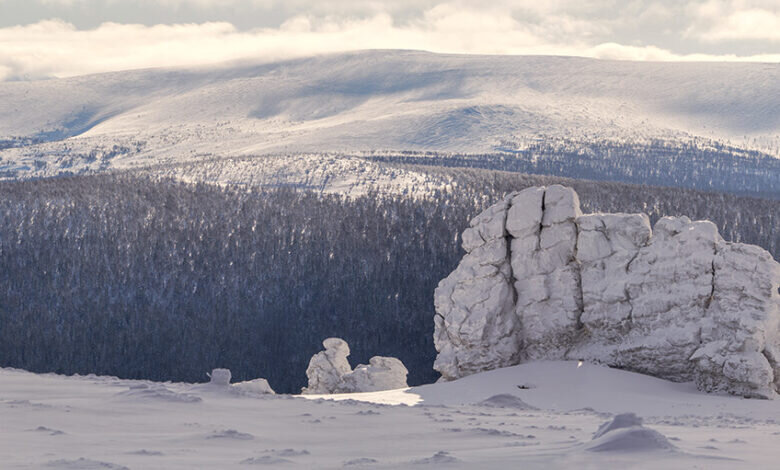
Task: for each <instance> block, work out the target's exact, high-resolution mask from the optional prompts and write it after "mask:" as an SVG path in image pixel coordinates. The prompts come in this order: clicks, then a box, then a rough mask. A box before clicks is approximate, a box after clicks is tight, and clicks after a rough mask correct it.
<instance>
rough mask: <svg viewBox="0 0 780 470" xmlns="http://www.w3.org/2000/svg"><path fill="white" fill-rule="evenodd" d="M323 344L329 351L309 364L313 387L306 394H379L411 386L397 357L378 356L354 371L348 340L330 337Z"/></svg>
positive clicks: (310, 381) (313, 358)
mask: <svg viewBox="0 0 780 470" xmlns="http://www.w3.org/2000/svg"><path fill="white" fill-rule="evenodd" d="M322 345H323V346H324V347H325V350H324V351H320V352H318V353H317V354H315V355H314V356H312V358H311V360H310V361H309V367H308V368H307V369H306V376H307V377H308V378H309V386H308V387H306V388H304V389H303V391H302V392H303V393H307V394H319V393H322V394H327V393H356V392H377V391H380V390H393V389H397V388H406V387H408V385H407V384H406V376H407V374H408V373H409V371H407V370H406V367H404V365H403V363H402V362H401V361H400V360H398V359H396V358H394V357H384V356H374V357H372V358H371V359H370V360H369V364H368V365H364V364H360V365H359V366H357V367H356V368H355V370H352V367H350V365H349V361H348V360H347V356H349V345H348V344H347V342H346V341H344V340H343V339H340V338H328V339H326V340H325V341H323V342H322Z"/></svg>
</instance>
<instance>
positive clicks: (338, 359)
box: [303, 338, 352, 393]
mask: <svg viewBox="0 0 780 470" xmlns="http://www.w3.org/2000/svg"><path fill="white" fill-rule="evenodd" d="M322 345H323V346H324V347H325V350H324V351H321V352H318V353H317V354H315V355H314V356H312V358H311V360H310V361H309V367H308V368H307V369H306V376H307V377H308V378H309V386H308V387H306V388H304V389H303V393H336V391H338V390H339V389H340V387H341V385H342V382H343V377H344V375H346V374H348V373H350V372H352V367H351V366H350V365H349V361H348V360H347V356H349V345H348V344H347V342H346V341H344V340H343V339H340V338H328V339H326V340H325V341H323V342H322Z"/></svg>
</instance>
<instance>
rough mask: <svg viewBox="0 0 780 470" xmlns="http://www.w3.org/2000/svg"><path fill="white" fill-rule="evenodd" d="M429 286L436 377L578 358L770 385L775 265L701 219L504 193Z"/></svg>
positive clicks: (776, 318) (736, 384)
mask: <svg viewBox="0 0 780 470" xmlns="http://www.w3.org/2000/svg"><path fill="white" fill-rule="evenodd" d="M463 248H464V249H465V250H466V252H467V253H466V255H465V256H464V257H463V259H462V260H461V263H460V264H459V266H458V267H457V268H456V269H455V271H453V272H452V273H451V274H450V275H449V276H448V277H447V278H446V279H444V280H442V281H441V282H440V283H439V286H438V287H437V289H436V292H435V296H434V303H435V306H436V317H435V333H434V341H435V345H436V349H437V351H438V352H439V354H438V357H437V358H436V362H435V364H434V368H435V369H436V370H438V371H439V372H441V374H442V377H443V378H444V379H454V378H458V377H463V376H465V375H469V374H473V373H475V372H479V371H483V370H489V369H495V368H498V367H504V366H509V365H514V364H517V363H520V362H522V361H526V360H534V359H585V360H590V361H594V362H599V363H604V364H607V365H611V366H615V367H620V368H625V369H629V370H634V371H638V372H643V373H647V374H650V375H655V376H658V377H662V378H667V379H670V380H675V381H690V380H693V381H695V382H696V384H697V386H698V387H699V388H700V389H702V390H707V391H725V392H729V393H734V394H739V395H744V396H752V397H765V398H770V397H774V396H776V395H777V392H778V390H780V294H779V293H778V286H780V264H779V263H777V261H775V260H774V259H773V258H772V256H771V255H770V254H769V253H768V252H766V251H765V250H763V249H761V248H759V247H756V246H751V245H745V244H740V243H730V242H726V241H724V240H723V239H722V238H721V237H720V235H719V234H718V230H717V227H716V226H715V225H714V224H713V223H711V222H708V221H695V222H694V221H691V220H690V219H689V218H687V217H664V218H662V219H660V220H659V221H658V222H657V223H656V224H655V227H653V228H652V229H651V227H650V221H649V219H648V217H647V216H646V215H645V214H587V215H582V214H581V212H580V208H579V199H578V197H577V194H576V193H575V192H574V191H573V190H572V189H571V188H566V187H563V186H559V185H553V186H549V187H546V188H545V187H533V188H528V189H526V190H523V191H520V192H518V193H513V194H510V195H508V196H506V197H505V198H504V199H503V200H502V201H500V202H499V203H497V204H495V205H493V206H491V207H490V208H488V209H487V210H485V211H484V212H483V213H482V214H480V215H478V216H477V217H475V218H474V219H473V220H472V221H471V224H470V227H469V228H467V229H466V230H465V231H464V232H463Z"/></svg>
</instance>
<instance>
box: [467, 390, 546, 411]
mask: <svg viewBox="0 0 780 470" xmlns="http://www.w3.org/2000/svg"><path fill="white" fill-rule="evenodd" d="M477 404H478V405H479V406H488V407H491V408H514V409H516V410H535V409H536V408H534V407H533V406H531V405H529V404H528V403H526V402H524V401H523V400H521V399H520V398H519V397H516V396H514V395H510V394H508V393H501V394H498V395H493V396H492V397H490V398H487V399H485V400H482V401H481V402H479V403H477Z"/></svg>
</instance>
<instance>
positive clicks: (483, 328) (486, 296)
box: [433, 200, 520, 379]
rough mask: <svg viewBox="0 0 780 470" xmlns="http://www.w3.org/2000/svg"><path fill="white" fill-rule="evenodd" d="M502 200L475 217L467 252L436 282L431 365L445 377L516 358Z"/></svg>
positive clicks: (467, 232)
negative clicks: (433, 352)
mask: <svg viewBox="0 0 780 470" xmlns="http://www.w3.org/2000/svg"><path fill="white" fill-rule="evenodd" d="M508 209H509V204H508V202H507V201H506V200H504V201H502V202H499V203H498V204H496V205H494V206H492V207H490V208H489V209H487V210H486V211H484V212H483V213H482V214H480V215H478V216H477V217H475V218H474V219H473V220H472V221H471V223H470V225H471V226H470V227H469V228H467V229H466V230H465V231H464V232H463V249H464V250H466V255H465V256H464V257H463V259H462V260H461V262H460V264H459V265H458V267H457V269H455V271H453V272H452V274H450V275H449V276H448V277H447V278H446V279H444V280H442V281H441V282H439V286H438V287H437V288H436V291H435V294H434V298H433V301H434V304H435V306H436V311H437V312H439V313H442V312H446V315H444V314H442V315H439V314H437V315H436V316H435V317H434V323H435V325H436V330H435V334H434V343H435V345H436V349H437V351H439V355H438V357H437V358H436V363H435V365H434V368H435V369H436V370H438V371H439V372H441V374H442V376H443V377H444V378H445V379H454V378H457V377H462V376H464V375H469V374H473V373H475V372H479V371H481V370H487V369H496V368H499V367H504V366H508V365H512V364H516V363H517V362H518V359H519V351H520V347H519V341H520V338H519V334H518V329H517V328H518V321H517V318H516V317H515V314H514V310H515V303H514V289H513V287H512V267H511V265H510V261H509V259H507V253H508V252H509V246H508V245H507V235H506V230H505V228H504V226H505V224H506V217H507V210H508Z"/></svg>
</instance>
